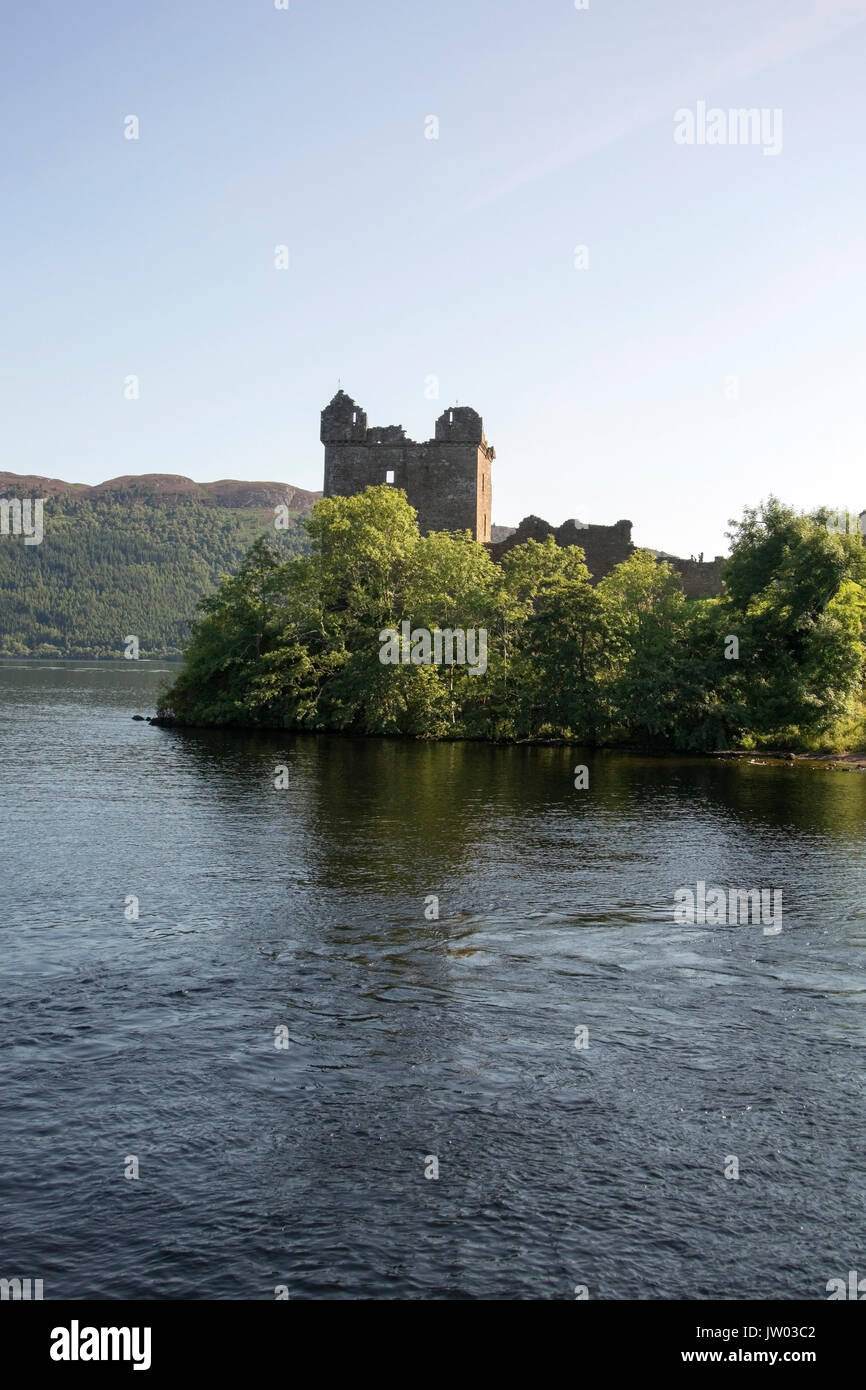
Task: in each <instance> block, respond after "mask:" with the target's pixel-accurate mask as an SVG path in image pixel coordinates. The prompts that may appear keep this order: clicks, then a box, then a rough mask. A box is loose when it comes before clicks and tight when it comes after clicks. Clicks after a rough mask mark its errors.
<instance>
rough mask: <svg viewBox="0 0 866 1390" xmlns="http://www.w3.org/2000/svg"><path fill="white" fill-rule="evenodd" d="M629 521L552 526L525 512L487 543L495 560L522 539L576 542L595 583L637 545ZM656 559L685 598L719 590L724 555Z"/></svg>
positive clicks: (559, 543) (569, 543) (703, 596)
mask: <svg viewBox="0 0 866 1390" xmlns="http://www.w3.org/2000/svg"><path fill="white" fill-rule="evenodd" d="M631 526H632V524H631V522H630V521H617V522H616V523H615V525H613V526H593V525H588V526H585V525H582V524H581V523H580V522H577V521H573V520H572V521H564V522H563V523H562V525H561V526H551V524H550V522H549V521H544V520H543V519H542V518H541V517H540V516H525V517H524V518H523V520H522V521H521V523H520V525H519V526H518V528H517V530H516V531H513V532H512V533H511V535H510V536H507V537H506V538H505V540H504V541H497V542H496V543H494V544H493V545H490V546H488V550H489V552H490V556H491V558H492V559H494V560H496V561H497V562H498V561H499V560H501V559H502V556H503V555H506V554H507V553H508V551H509V550H513V549H514V547H515V546H516V545H522V544H523V543H524V541H539V542H541V541H543V540H544V539H545V538H546V537H547V536H553V538H554V540H555V541H556V544H557V545H579V546H580V547H581V549H582V550H583V553H584V555H585V556H586V565H587V569H588V570H589V572H590V574H591V576H592V582H593V583H594V584H597V583H598V581H599V580H600V579H603V578H604V576H605V575H606V574H610V572H611V570H612V569H613V568H614V566H616V565H621V564H622V563H623V561H624V560H627V559H628V558H629V556H630V555H633V554H634V552H635V549H636V547H635V546H634V545H633V544H632V539H631ZM658 560H659V562H661V561H662V560H665V561H666V562H667V563H668V564H669V565H671V566H672V567H673V568H674V569H675V570H677V571H678V572H679V574H680V575H681V576H682V581H683V592H684V593H685V596H686V598H716V597H718V595H719V594H720V593H721V592H722V565H723V564H724V562H725V557H724V556H723V555H717V556H716V557H715V559H713V560H704V561H698V560H680V559H678V558H677V557H676V556H673V555H664V556H658Z"/></svg>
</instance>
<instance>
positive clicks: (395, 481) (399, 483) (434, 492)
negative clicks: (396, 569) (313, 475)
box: [320, 391, 496, 542]
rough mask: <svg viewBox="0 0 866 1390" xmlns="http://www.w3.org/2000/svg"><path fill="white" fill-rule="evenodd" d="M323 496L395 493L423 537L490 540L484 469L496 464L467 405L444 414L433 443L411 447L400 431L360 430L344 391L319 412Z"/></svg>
mask: <svg viewBox="0 0 866 1390" xmlns="http://www.w3.org/2000/svg"><path fill="white" fill-rule="evenodd" d="M320 438H321V440H322V443H323V444H324V446H325V488H324V491H325V496H326V497H353V496H354V495H355V494H356V493H358V492H363V491H364V489H365V488H367V487H376V486H378V485H379V484H381V483H390V484H392V485H393V486H394V487H399V488H402V489H403V491H404V492H405V494H406V496H407V498H408V499H409V504H410V506H412V507H414V508H415V510H416V511H417V513H418V526H419V528H420V530H421V531H422V532H424V533H425V534H426V532H428V531H469V533H470V534H471V535H472V537H473V538H474V539H475V540H476V541H485V542H488V541H489V540H490V524H491V521H490V519H491V505H492V496H491V491H490V484H491V470H490V465H491V463H492V462H493V459H494V458H495V457H496V455H495V452H494V450H493V449H492V447H491V446H490V445H489V444H488V443H487V440H486V439H485V438H484V426H483V424H482V421H481V416H480V415H479V414H478V412H477V411H476V410H473V409H472V408H471V406H468V405H461V406H458V405H455V406H453V407H452V408H451V409H449V410H446V411H443V413H442V414H441V415H440V416H439V419H438V420H437V421H436V432H435V434H434V436H433V438H432V439H428V440H427V441H426V442H425V443H423V444H416V442H415V441H414V439H407V438H406V432H405V430H404V429H403V427H402V425H377V426H372V427H369V428H368V426H367V416H366V414H365V413H364V411H363V410H362V409H361V407H360V406H359V405H356V404H355V402H354V401H353V400H352V398H351V396H347V395H346V392H345V391H338V392H337V394H336V396H335V397H334V399H333V400H332V401H331V403H330V405H328V406H326V407H325V409H324V410H323V411H322V428H321V435H320Z"/></svg>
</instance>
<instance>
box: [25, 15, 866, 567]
mask: <svg viewBox="0 0 866 1390" xmlns="http://www.w3.org/2000/svg"><path fill="white" fill-rule="evenodd" d="M282 2H283V0H277V3H282ZM582 2H583V0H580V3H582ZM0 55H2V56H0V145H2V156H0V181H2V183H0V191H2V200H3V207H4V216H3V218H2V222H0V242H2V246H0V276H2V306H0V312H2V324H3V332H2V335H0V412H2V436H3V449H2V453H0V470H7V471H10V472H15V473H35V474H42V475H47V476H50V477H59V478H64V479H66V480H68V481H72V482H83V483H97V482H101V481H103V480H104V479H107V478H111V477H116V476H118V475H121V474H130V473H133V474H134V473H149V472H159V473H180V474H184V475H186V476H187V477H191V478H195V479H197V480H198V481H201V482H207V481H212V480H215V479H220V478H247V479H258V480H282V481H285V482H288V483H292V484H295V485H296V486H299V487H304V488H310V489H315V488H320V487H321V485H322V469H323V451H322V446H321V444H320V442H319V414H320V411H321V409H322V407H323V406H324V405H325V404H326V403H327V402H328V401H329V400H330V398H331V397H332V396H333V395H334V393H335V391H336V390H337V387H338V383H339V384H341V385H342V387H343V388H344V389H345V390H346V391H348V392H349V394H350V395H351V396H353V397H354V399H355V400H356V401H357V402H358V403H359V404H360V405H362V406H363V408H364V409H365V410H366V412H367V415H368V422H369V424H370V425H387V424H402V425H403V426H404V427H405V429H406V431H407V433H408V435H409V436H410V437H412V438H416V439H420V440H424V439H428V438H430V437H431V436H432V434H433V424H434V421H435V419H436V417H437V416H438V415H439V414H441V412H442V411H443V410H444V409H445V408H446V407H447V406H449V405H453V404H455V403H459V404H464V405H472V406H474V407H475V409H476V410H478V411H479V412H480V413H481V415H482V416H483V418H484V424H485V432H486V435H487V438H488V440H489V441H490V442H491V443H492V444H493V446H494V447H495V449H496V461H495V463H494V465H493V520H494V522H496V523H499V524H508V525H515V524H516V523H517V522H518V521H519V520H520V518H521V517H523V516H524V515H526V514H528V513H535V514H536V515H540V516H543V517H545V518H546V519H547V520H549V521H551V522H552V523H553V524H555V525H558V524H560V523H561V522H562V521H564V520H566V519H567V518H569V517H577V518H578V519H579V520H581V521H585V522H587V521H588V522H595V523H612V522H614V521H616V520H618V519H620V518H622V517H626V518H628V519H630V520H631V521H632V522H633V523H634V531H633V539H634V540H635V542H636V543H637V544H644V545H650V546H654V547H657V548H660V549H664V550H667V551H671V552H673V553H677V554H685V555H689V554H692V553H694V554H698V553H699V552H704V553H705V555H706V556H707V557H709V556H712V555H714V554H721V553H723V552H724V551H725V550H726V549H727V541H726V539H725V531H726V530H727V529H728V522H729V519H731V518H734V517H738V516H739V515H740V514H741V513H742V510H743V508H744V507H745V506H748V505H755V504H757V503H759V502H760V501H761V499H762V498H765V497H767V496H768V495H769V494H771V493H774V494H776V495H777V496H780V497H781V498H782V499H783V500H784V501H787V502H789V503H791V504H792V505H794V506H796V507H799V508H804V509H811V508H813V507H816V506H819V505H821V504H826V505H829V506H833V507H840V508H852V509H853V510H856V511H859V510H861V509H862V508H863V507H866V479H864V467H863V454H864V411H863V403H864V400H866V389H864V387H866V346H864V331H863V326H864V322H866V313H864V310H866V302H864V300H866V294H864V266H866V216H864V148H863V147H864V138H866V118H864V107H863V86H864V77H863V74H864V72H866V0H760V2H758V0H727V2H726V3H721V0H589V3H588V6H587V7H585V8H578V7H577V6H576V5H575V3H574V0H436V3H430V2H428V0H420V2H418V0H416V3H409V0H366V3H363V4H359V3H358V0H288V8H285V9H283V8H280V9H277V8H276V4H275V3H274V0H138V2H137V3H129V4H118V3H117V0H88V3H86V4H81V5H70V4H68V3H63V2H62V0H28V4H27V5H18V6H7V7H5V12H4V14H3V17H2V23H0ZM702 102H703V103H706V107H707V108H709V109H711V110H712V109H716V108H718V109H721V110H722V111H723V112H724V113H727V111H728V110H730V109H738V108H752V107H754V108H758V109H760V110H766V111H767V113H768V119H769V118H770V117H771V116H772V113H774V112H775V113H780V115H779V114H777V116H776V117H773V119H776V120H777V121H780V125H779V126H778V127H777V129H778V133H779V134H780V135H781V142H780V143H781V148H779V149H777V150H776V151H775V152H770V153H765V150H766V149H768V148H771V141H770V140H769V139H764V140H763V141H762V140H760V139H758V140H756V141H755V142H753V143H745V144H732V143H719V142H716V143H709V142H708V141H707V140H702V141H699V140H698V139H697V138H696V139H695V141H694V142H693V143H691V144H688V143H682V142H681V141H680V140H678V139H677V138H676V135H677V131H678V129H679V131H680V135H682V130H683V128H684V126H683V122H684V118H683V116H682V114H680V115H677V113H682V112H683V111H689V112H693V113H695V123H696V124H695V130H696V132H698V133H700V132H699V127H698V125H697V121H698V116H697V113H698V110H699V103H702ZM133 116H134V117H136V118H137V122H138V132H137V133H138V138H137V139H130V138H127V136H128V134H130V132H132V131H134V125H133V124H132V123H131V122H130V121H129V119H128V118H129V117H133ZM433 118H435V119H433ZM769 129H770V128H769V126H768V127H767V130H768V131H769ZM716 133H718V128H717V130H716ZM431 137H435V138H431ZM773 143H778V142H773ZM278 247H285V248H287V251H286V252H282V253H279V252H277V249H276V248H278ZM581 247H582V248H585V249H584V250H583V251H579V250H576V248H581ZM286 259H287V261H288V265H287V268H280V267H279V266H278V264H277V262H278V261H285V260H286ZM131 378H136V382H137V392H138V395H137V398H135V392H136V382H132V381H131V380H130V379H131ZM130 397H131V398H130Z"/></svg>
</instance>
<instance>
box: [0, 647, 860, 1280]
mask: <svg viewBox="0 0 866 1390" xmlns="http://www.w3.org/2000/svg"><path fill="white" fill-rule="evenodd" d="M163 669H164V668H163ZM163 679H164V675H163V671H162V670H160V669H158V668H154V667H152V666H144V665H142V666H137V665H133V664H132V663H125V662H123V663H118V664H116V665H97V664H85V663H81V664H75V665H65V666H63V667H60V666H57V665H54V666H52V665H46V664H42V663H30V664H24V663H6V664H5V665H2V666H0V765H2V786H3V791H2V803H0V835H2V875H0V942H2V1000H3V1041H4V1048H3V1086H2V1101H0V1109H2V1129H0V1146H2V1154H0V1211H2V1218H0V1275H3V1276H5V1277H12V1276H15V1275H18V1276H21V1277H33V1278H39V1277H41V1278H43V1279H44V1281H45V1297H46V1298H51V1297H100V1298H142V1297H143V1298H161V1299H164V1298H178V1297H185V1298H238V1297H244V1298H257V1299H258V1298H260V1299H270V1298H273V1297H274V1290H275V1287H276V1286H277V1285H287V1286H288V1289H289V1291H290V1295H291V1297H292V1298H309V1297H330V1298H355V1297H375V1298H381V1297H395V1296H396V1297H410V1298H412V1297H424V1298H437V1297H468V1298H483V1297H502V1298H524V1299H536V1298H544V1299H549V1298H554V1299H568V1298H573V1297H574V1289H575V1286H576V1285H579V1284H583V1285H586V1286H587V1287H588V1290H589V1295H590V1297H591V1298H635V1297H637V1298H706V1297H719V1298H727V1299H739V1298H770V1297H781V1298H810V1299H811V1298H814V1299H821V1298H825V1297H826V1292H825V1286H826V1283H827V1280H828V1279H830V1278H833V1277H837V1276H840V1277H843V1278H844V1277H847V1272H848V1270H850V1269H857V1270H859V1271H860V1274H861V1275H862V1274H863V1273H864V1272H866V1230H864V1226H866V1216H864V1167H866V1162H864V1146H863V1097H864V1060H866V1051H864V1043H866V1031H864V1023H866V1009H864V1004H866V991H864V977H863V961H864V946H866V907H864V881H866V880H864V867H866V848H864V818H866V775H863V774H858V773H843V772H827V771H823V770H822V771H812V770H801V769H792V768H787V767H784V768H773V767H757V766H755V767H753V766H741V765H734V764H726V763H722V764H718V763H709V762H702V761H687V760H683V761H653V760H649V759H642V758H636V757H629V756H624V755H610V754H598V755H587V756H586V757H585V758H584V761H587V762H588V764H589V767H590V779H591V780H590V789H589V790H588V791H576V790H575V789H574V785H573V773H572V769H573V767H574V764H575V761H576V760H577V759H576V756H575V754H574V752H573V751H569V750H563V749H549V748H532V749H530V748H525V747H524V748H511V749H501V748H489V747H483V746H475V745H453V746H447V745H437V746H432V747H426V746H421V745H414V744H410V743H398V742H388V741H377V740H369V741H361V740H348V739H347V740H341V739H337V738H325V737H322V738H317V737H259V738H255V739H254V738H251V737H248V736H245V735H238V734H224V735H215V734H182V733H179V732H175V731H166V730H156V729H152V728H151V727H150V726H149V725H147V724H141V723H133V722H132V720H131V718H130V716H131V714H133V713H135V712H141V713H150V712H151V711H152V709H153V705H154V692H155V689H156V687H157V685H158V684H159V683H160V682H161V681H162V680H163ZM280 763H285V764H286V765H287V766H288V769H289V773H288V778H289V786H288V788H287V789H286V790H279V791H278V790H275V788H274V786H273V777H274V769H275V767H276V765H277V764H280ZM698 879H705V880H707V881H708V882H714V883H717V884H721V885H724V886H742V887H751V886H773V887H776V888H781V889H782V891H783V902H784V930H783V932H782V933H781V935H778V936H765V935H764V934H763V933H762V931H761V928H760V927H756V926H736V927H734V926H726V927H700V926H676V925H674V922H673V910H672V909H673V897H674V892H675V890H676V889H677V888H679V887H682V886H688V885H692V886H694V885H695V883H696V881H697V880H698ZM434 893H435V894H437V895H438V896H439V899H440V917H439V920H438V921H427V920H425V916H424V907H425V898H426V896H427V895H428V894H434ZM128 895H135V896H137V897H138V898H139V900H140V909H139V911H140V917H139V920H138V921H130V920H127V919H126V918H125V916H124V904H125V900H126V899H127V896H128ZM580 1026H586V1027H588V1029H589V1048H588V1049H587V1050H582V1051H577V1050H575V1046H574V1039H575V1028H576V1027H580ZM280 1027H284V1028H285V1029H287V1036H288V1039H289V1044H288V1047H287V1048H286V1049H281V1050H278V1049H277V1048H276V1047H275V1046H274V1042H275V1029H277V1028H280ZM132 1155H134V1156H136V1157H137V1159H138V1163H139V1173H140V1176H139V1178H138V1179H137V1180H131V1179H127V1178H125V1177H124V1165H125V1163H126V1160H127V1157H128V1156H132ZM429 1156H435V1157H436V1158H438V1163H439V1177H438V1180H434V1179H427V1178H425V1176H424V1173H425V1160H426V1159H427V1158H428V1157H429ZM729 1156H736V1157H737V1158H738V1161H739V1171H740V1177H739V1179H738V1180H733V1179H726V1178H725V1176H724V1170H725V1164H726V1161H727V1160H728V1158H729ZM427 1166H428V1167H429V1166H430V1165H429V1164H428V1165H427Z"/></svg>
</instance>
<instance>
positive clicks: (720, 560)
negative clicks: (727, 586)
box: [664, 555, 725, 598]
mask: <svg viewBox="0 0 866 1390" xmlns="http://www.w3.org/2000/svg"><path fill="white" fill-rule="evenodd" d="M664 558H665V560H666V561H667V563H668V564H669V565H671V566H672V568H673V569H675V570H678V571H679V573H680V575H681V576H682V581H683V593H684V594H685V596H686V598H718V596H719V594H720V593H721V592H722V565H723V564H724V563H725V557H724V555H717V556H716V557H715V559H713V560H678V559H676V558H675V557H673V556H671V555H666V556H665V557H664Z"/></svg>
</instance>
